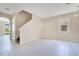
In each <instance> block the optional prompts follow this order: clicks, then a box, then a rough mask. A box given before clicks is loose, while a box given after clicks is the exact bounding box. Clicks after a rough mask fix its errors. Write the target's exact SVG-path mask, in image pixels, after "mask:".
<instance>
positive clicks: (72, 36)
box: [41, 13, 79, 42]
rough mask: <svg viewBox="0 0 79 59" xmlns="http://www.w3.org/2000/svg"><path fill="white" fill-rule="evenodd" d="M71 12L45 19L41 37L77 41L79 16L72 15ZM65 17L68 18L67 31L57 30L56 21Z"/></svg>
mask: <svg viewBox="0 0 79 59" xmlns="http://www.w3.org/2000/svg"><path fill="white" fill-rule="evenodd" d="M73 14H74V13H70V14H64V15H60V16H55V17H49V18H47V19H45V20H44V21H43V24H44V27H43V30H42V33H41V38H46V39H57V40H67V41H74V42H79V17H74V16H73ZM65 18H69V32H59V31H58V28H59V24H58V21H59V19H65Z"/></svg>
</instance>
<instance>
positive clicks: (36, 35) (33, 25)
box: [20, 16, 43, 44]
mask: <svg viewBox="0 0 79 59" xmlns="http://www.w3.org/2000/svg"><path fill="white" fill-rule="evenodd" d="M42 26H43V24H42V20H41V18H39V17H37V16H32V20H30V21H29V22H28V23H26V24H25V25H24V26H23V27H21V28H20V43H21V44H24V43H27V42H30V41H33V40H38V39H40V33H41V29H42Z"/></svg>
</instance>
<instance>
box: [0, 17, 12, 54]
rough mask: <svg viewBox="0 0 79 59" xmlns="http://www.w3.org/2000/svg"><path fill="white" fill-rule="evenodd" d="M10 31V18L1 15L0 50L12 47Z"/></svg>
mask: <svg viewBox="0 0 79 59" xmlns="http://www.w3.org/2000/svg"><path fill="white" fill-rule="evenodd" d="M10 32H11V30H10V20H9V19H8V18H6V17H0V52H3V51H6V50H8V49H10V48H11V40H10Z"/></svg>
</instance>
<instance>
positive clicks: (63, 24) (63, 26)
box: [59, 18, 69, 32]
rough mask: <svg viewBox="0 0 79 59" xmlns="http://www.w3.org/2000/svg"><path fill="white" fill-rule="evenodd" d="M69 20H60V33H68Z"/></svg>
mask: <svg viewBox="0 0 79 59" xmlns="http://www.w3.org/2000/svg"><path fill="white" fill-rule="evenodd" d="M68 26H69V19H68V18H66V19H60V20H59V32H68V29H69V28H68Z"/></svg>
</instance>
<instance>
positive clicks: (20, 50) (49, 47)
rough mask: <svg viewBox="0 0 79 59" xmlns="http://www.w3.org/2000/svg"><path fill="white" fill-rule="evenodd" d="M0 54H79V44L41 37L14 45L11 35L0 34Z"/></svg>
mask: <svg viewBox="0 0 79 59" xmlns="http://www.w3.org/2000/svg"><path fill="white" fill-rule="evenodd" d="M0 56H79V44H78V43H73V42H67V41H60V40H50V39H40V40H36V41H32V42H30V43H26V44H23V45H17V46H14V45H13V44H11V42H10V40H9V36H0Z"/></svg>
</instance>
